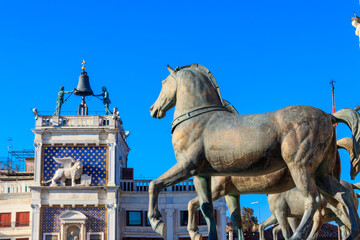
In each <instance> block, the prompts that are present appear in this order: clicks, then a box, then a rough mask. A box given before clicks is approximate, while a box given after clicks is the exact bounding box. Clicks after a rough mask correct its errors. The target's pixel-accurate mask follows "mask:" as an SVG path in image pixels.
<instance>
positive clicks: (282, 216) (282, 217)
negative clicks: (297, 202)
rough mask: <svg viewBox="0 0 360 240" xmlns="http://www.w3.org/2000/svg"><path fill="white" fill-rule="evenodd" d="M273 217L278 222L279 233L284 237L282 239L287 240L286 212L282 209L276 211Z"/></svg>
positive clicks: (288, 232) (288, 233)
mask: <svg viewBox="0 0 360 240" xmlns="http://www.w3.org/2000/svg"><path fill="white" fill-rule="evenodd" d="M275 217H276V219H277V220H278V222H279V226H280V228H281V232H282V235H283V236H284V239H289V237H290V231H289V223H288V221H287V216H286V212H284V211H283V210H282V209H276V211H275Z"/></svg>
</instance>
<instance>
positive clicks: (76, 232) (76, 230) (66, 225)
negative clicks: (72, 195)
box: [59, 210, 87, 240]
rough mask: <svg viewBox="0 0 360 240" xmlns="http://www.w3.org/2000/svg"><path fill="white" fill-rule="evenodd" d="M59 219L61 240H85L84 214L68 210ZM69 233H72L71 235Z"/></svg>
mask: <svg viewBox="0 0 360 240" xmlns="http://www.w3.org/2000/svg"><path fill="white" fill-rule="evenodd" d="M59 219H60V223H61V240H70V239H76V238H74V236H77V238H78V240H86V220H87V217H86V215H85V214H83V213H81V212H79V211H74V210H69V211H66V212H64V213H63V214H62V215H60V217H59ZM71 232H73V234H72V235H71ZM70 236H72V237H70Z"/></svg>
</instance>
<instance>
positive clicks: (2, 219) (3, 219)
mask: <svg viewBox="0 0 360 240" xmlns="http://www.w3.org/2000/svg"><path fill="white" fill-rule="evenodd" d="M0 227H11V213H0Z"/></svg>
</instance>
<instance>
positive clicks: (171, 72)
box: [167, 64, 174, 74]
mask: <svg viewBox="0 0 360 240" xmlns="http://www.w3.org/2000/svg"><path fill="white" fill-rule="evenodd" d="M167 69H168V70H169V72H170V74H173V73H174V69H172V68H171V67H170V66H169V64H168V65H167Z"/></svg>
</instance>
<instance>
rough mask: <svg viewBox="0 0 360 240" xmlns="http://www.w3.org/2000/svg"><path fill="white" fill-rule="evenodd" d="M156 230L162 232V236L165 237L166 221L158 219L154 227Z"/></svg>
mask: <svg viewBox="0 0 360 240" xmlns="http://www.w3.org/2000/svg"><path fill="white" fill-rule="evenodd" d="M154 231H155V232H156V233H158V234H160V235H161V237H165V231H166V226H165V223H164V222H163V221H161V220H158V222H157V223H156V225H155V227H154Z"/></svg>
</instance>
